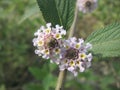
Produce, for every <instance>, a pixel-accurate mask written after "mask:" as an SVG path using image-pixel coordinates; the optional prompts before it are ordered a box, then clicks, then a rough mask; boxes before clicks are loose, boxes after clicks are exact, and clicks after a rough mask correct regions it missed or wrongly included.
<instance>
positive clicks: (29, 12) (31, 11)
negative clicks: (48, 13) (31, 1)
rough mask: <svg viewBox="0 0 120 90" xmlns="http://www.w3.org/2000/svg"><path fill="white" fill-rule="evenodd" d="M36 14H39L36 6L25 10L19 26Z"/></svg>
mask: <svg viewBox="0 0 120 90" xmlns="http://www.w3.org/2000/svg"><path fill="white" fill-rule="evenodd" d="M38 12H39V9H38V6H37V5H36V4H35V5H33V6H32V7H30V8H28V9H26V10H25V13H24V15H23V16H22V18H21V20H20V21H19V24H21V23H22V22H23V21H25V20H26V19H27V18H30V17H32V16H33V15H36V14H38Z"/></svg>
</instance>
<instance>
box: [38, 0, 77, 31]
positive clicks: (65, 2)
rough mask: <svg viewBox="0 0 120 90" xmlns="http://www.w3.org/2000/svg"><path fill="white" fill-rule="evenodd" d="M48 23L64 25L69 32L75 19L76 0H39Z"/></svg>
mask: <svg viewBox="0 0 120 90" xmlns="http://www.w3.org/2000/svg"><path fill="white" fill-rule="evenodd" d="M37 2H38V5H39V7H40V10H41V12H42V14H43V17H44V19H45V21H46V22H51V23H52V24H53V25H56V24H59V25H62V26H63V27H64V28H65V29H66V30H68V29H69V28H70V26H71V24H72V21H73V18H74V10H75V9H74V8H75V2H76V0H37Z"/></svg>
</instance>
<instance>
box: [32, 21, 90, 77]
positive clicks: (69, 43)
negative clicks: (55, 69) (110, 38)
mask: <svg viewBox="0 0 120 90" xmlns="http://www.w3.org/2000/svg"><path fill="white" fill-rule="evenodd" d="M34 35H35V38H34V39H33V45H34V46H35V47H37V49H36V50H35V53H36V54H38V55H39V56H42V58H45V59H50V60H51V62H54V63H56V64H58V65H59V68H60V70H65V69H67V70H68V71H70V72H72V73H73V74H74V76H76V75H77V73H78V71H80V72H83V71H84V70H85V69H86V68H88V67H90V65H91V60H92V54H91V53H88V50H89V49H90V48H91V47H92V45H91V44H90V43H86V44H85V43H84V40H83V39H77V38H75V37H72V38H69V39H68V40H64V39H63V36H64V35H66V31H65V30H64V29H63V27H62V26H59V25H56V26H55V28H54V27H51V23H48V24H46V27H44V26H41V27H40V29H38V31H37V32H35V34H34Z"/></svg>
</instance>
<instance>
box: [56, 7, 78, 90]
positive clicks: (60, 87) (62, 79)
mask: <svg viewBox="0 0 120 90" xmlns="http://www.w3.org/2000/svg"><path fill="white" fill-rule="evenodd" d="M77 18H78V7H77V5H76V9H75V17H74V21H73V24H72V27H71V29H70V33H69V36H68V38H70V37H72V36H73V34H74V31H75V29H76V23H77ZM66 74H67V70H64V71H60V72H59V77H58V81H57V86H56V89H55V90H63V85H64V82H65V77H66Z"/></svg>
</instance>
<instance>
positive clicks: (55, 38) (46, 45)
mask: <svg viewBox="0 0 120 90" xmlns="http://www.w3.org/2000/svg"><path fill="white" fill-rule="evenodd" d="M65 34H66V31H65V30H64V29H63V27H62V26H59V25H56V27H55V28H53V27H51V23H47V24H46V27H45V26H41V27H40V29H38V30H37V32H35V33H34V35H35V36H36V37H35V38H34V39H33V45H34V46H35V47H37V49H36V50H35V53H36V54H38V55H39V56H42V57H43V58H45V59H51V62H56V63H57V64H58V63H59V59H58V58H59V55H60V52H61V49H60V48H61V45H62V40H61V39H62V37H63V35H65Z"/></svg>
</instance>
